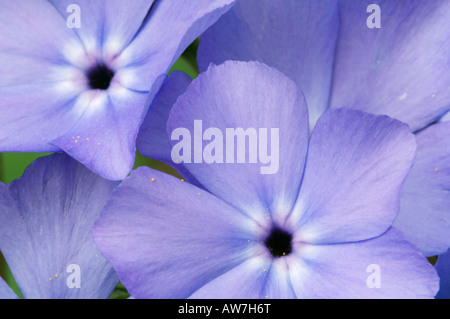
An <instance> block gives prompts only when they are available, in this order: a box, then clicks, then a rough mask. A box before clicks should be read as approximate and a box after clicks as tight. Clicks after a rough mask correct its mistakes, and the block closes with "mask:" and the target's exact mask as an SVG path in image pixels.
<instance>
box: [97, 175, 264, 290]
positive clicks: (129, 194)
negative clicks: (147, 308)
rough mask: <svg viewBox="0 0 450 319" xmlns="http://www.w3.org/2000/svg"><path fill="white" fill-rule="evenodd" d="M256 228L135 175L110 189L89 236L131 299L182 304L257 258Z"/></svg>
mask: <svg viewBox="0 0 450 319" xmlns="http://www.w3.org/2000/svg"><path fill="white" fill-rule="evenodd" d="M259 227H260V226H258V225H257V224H256V223H255V222H254V221H253V220H251V219H249V218H248V217H246V216H245V215H244V214H242V213H240V212H238V211H236V210H235V209H233V208H232V207H231V206H229V205H227V204H226V203H224V202H222V201H221V200H219V199H217V198H216V197H214V196H213V195H211V194H209V193H208V192H205V191H203V190H202V189H200V188H197V187H195V186H193V185H191V184H188V183H186V182H182V181H180V180H179V179H177V178H175V177H173V176H170V175H168V174H164V173H162V172H159V171H155V170H152V169H150V168H148V167H140V168H138V169H136V170H134V171H132V172H131V174H130V176H129V177H128V178H126V179H125V180H124V181H123V182H122V184H121V185H120V186H119V187H118V188H117V189H116V191H115V192H114V194H113V196H112V198H111V200H110V201H109V202H108V204H107V205H106V206H105V208H104V210H103V211H102V213H101V216H100V218H99V219H98V220H97V222H96V224H95V226H94V230H93V234H94V239H95V242H96V243H97V245H98V246H99V247H100V249H101V251H102V253H103V255H104V256H106V258H107V259H108V260H109V261H110V262H111V263H112V264H113V266H114V269H115V270H116V271H117V273H118V275H119V278H120V281H121V282H122V283H123V284H124V285H125V287H126V288H127V290H128V291H129V292H130V294H131V295H132V296H133V297H136V298H187V297H188V296H190V295H191V294H192V293H193V292H194V291H196V290H197V289H198V288H200V287H201V286H203V285H205V284H206V283H208V282H209V281H211V280H212V279H214V278H216V277H218V276H220V275H221V274H223V273H225V272H227V271H228V270H230V269H232V268H234V267H236V266H237V265H239V264H241V263H242V262H244V261H245V260H247V259H248V258H251V257H252V256H254V255H255V254H257V249H256V250H255V246H258V245H259V241H258V238H257V237H256V236H255V232H257V231H258V229H259ZM130 247H132V248H133V249H130Z"/></svg>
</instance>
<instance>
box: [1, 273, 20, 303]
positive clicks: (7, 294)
mask: <svg viewBox="0 0 450 319" xmlns="http://www.w3.org/2000/svg"><path fill="white" fill-rule="evenodd" d="M0 298H1V299H18V298H19V297H18V296H17V295H16V294H15V293H14V291H12V289H11V288H10V287H9V286H8V284H7V283H6V282H5V281H4V280H3V278H1V277H0Z"/></svg>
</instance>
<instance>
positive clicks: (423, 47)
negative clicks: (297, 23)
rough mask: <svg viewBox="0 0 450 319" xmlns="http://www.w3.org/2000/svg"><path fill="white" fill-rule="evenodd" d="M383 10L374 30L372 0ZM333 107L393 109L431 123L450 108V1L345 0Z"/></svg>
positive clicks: (415, 123)
mask: <svg viewBox="0 0 450 319" xmlns="http://www.w3.org/2000/svg"><path fill="white" fill-rule="evenodd" d="M373 3H377V4H378V5H379V7H380V10H381V28H379V29H377V28H374V29H369V28H368V26H367V24H366V20H367V19H368V18H369V16H370V13H366V10H367V7H368V6H369V5H370V4H373ZM340 12H341V26H340V37H339V42H338V47H337V52H336V62H335V72H334V79H333V94H332V98H331V106H333V107H342V106H344V107H352V108H358V109H360V110H363V111H367V112H371V113H376V114H387V115H389V116H391V117H394V118H396V119H399V120H401V121H403V122H406V123H408V124H409V125H410V126H411V129H412V130H413V131H415V130H418V129H420V128H423V127H425V126H426V125H428V124H429V123H431V122H433V121H435V120H436V119H438V118H439V117H440V116H441V115H443V114H444V113H445V111H446V110H448V109H449V106H448V101H449V99H450V91H449V90H448V85H447V83H448V82H449V81H450V74H449V73H448V72H447V69H448V67H449V65H450V62H449V59H448V51H449V50H450V41H448V32H447V30H448V29H449V28H450V19H449V15H448V12H450V3H449V2H448V1H445V0H437V1H431V2H430V1H421V0H413V1H409V0H401V1H397V0H395V1H372V0H364V1H357V2H355V1H352V0H346V1H341V8H340Z"/></svg>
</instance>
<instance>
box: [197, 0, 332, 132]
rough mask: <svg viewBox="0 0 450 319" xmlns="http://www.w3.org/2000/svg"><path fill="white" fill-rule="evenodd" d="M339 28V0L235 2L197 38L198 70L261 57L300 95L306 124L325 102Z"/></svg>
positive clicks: (328, 93)
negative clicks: (306, 112) (305, 107)
mask: <svg viewBox="0 0 450 319" xmlns="http://www.w3.org/2000/svg"><path fill="white" fill-rule="evenodd" d="M338 33H339V16H338V1H335V0H332V1H330V0H326V1H322V0H320V1H317V0H316V1H299V0H288V1H286V0H282V1H273V0H246V1H239V2H238V3H236V5H235V6H234V7H233V8H232V9H231V10H230V11H229V12H227V13H226V14H224V15H223V16H222V17H221V18H220V19H219V21H218V22H217V23H215V24H214V25H213V26H212V27H211V28H210V29H209V30H208V31H206V32H205V33H204V34H203V35H202V37H201V41H200V46H199V50H198V63H199V68H200V71H204V70H206V68H207V67H208V65H209V64H210V63H214V64H221V63H223V62H225V61H226V60H242V61H252V60H256V61H260V62H262V63H265V64H267V65H269V66H272V67H275V68H277V69H278V70H279V71H281V72H282V73H284V74H286V75H287V76H289V77H290V78H291V79H292V80H294V81H295V82H296V84H297V86H298V87H300V88H301V89H302V91H303V92H304V94H305V97H306V101H307V103H308V107H309V113H310V123H311V127H312V126H313V124H314V123H315V121H316V120H317V118H318V117H319V116H320V115H321V114H322V112H323V111H324V110H326V109H327V107H328V100H329V96H330V88H331V78H332V71H333V61H334V51H335V46H336V42H337V39H338Z"/></svg>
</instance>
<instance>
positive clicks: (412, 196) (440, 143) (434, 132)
mask: <svg viewBox="0 0 450 319" xmlns="http://www.w3.org/2000/svg"><path fill="white" fill-rule="evenodd" d="M416 140H417V155H416V158H415V160H414V165H413V167H412V168H411V171H410V173H409V174H408V176H407V178H406V181H405V185H404V186H403V191H402V197H401V202H400V213H399V215H398V217H397V219H396V220H395V222H394V225H395V227H397V228H398V229H400V230H401V231H402V232H403V233H404V234H405V237H406V238H407V239H408V240H409V241H411V242H412V243H413V244H415V245H416V246H417V247H418V248H419V249H420V250H421V251H422V253H423V254H424V255H426V256H434V255H438V254H441V253H443V252H445V251H446V250H447V249H448V248H449V247H450V232H449V229H450V210H449V208H450V160H449V157H450V122H442V123H437V124H434V125H431V126H429V127H427V128H425V129H423V130H422V131H420V132H418V133H416Z"/></svg>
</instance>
